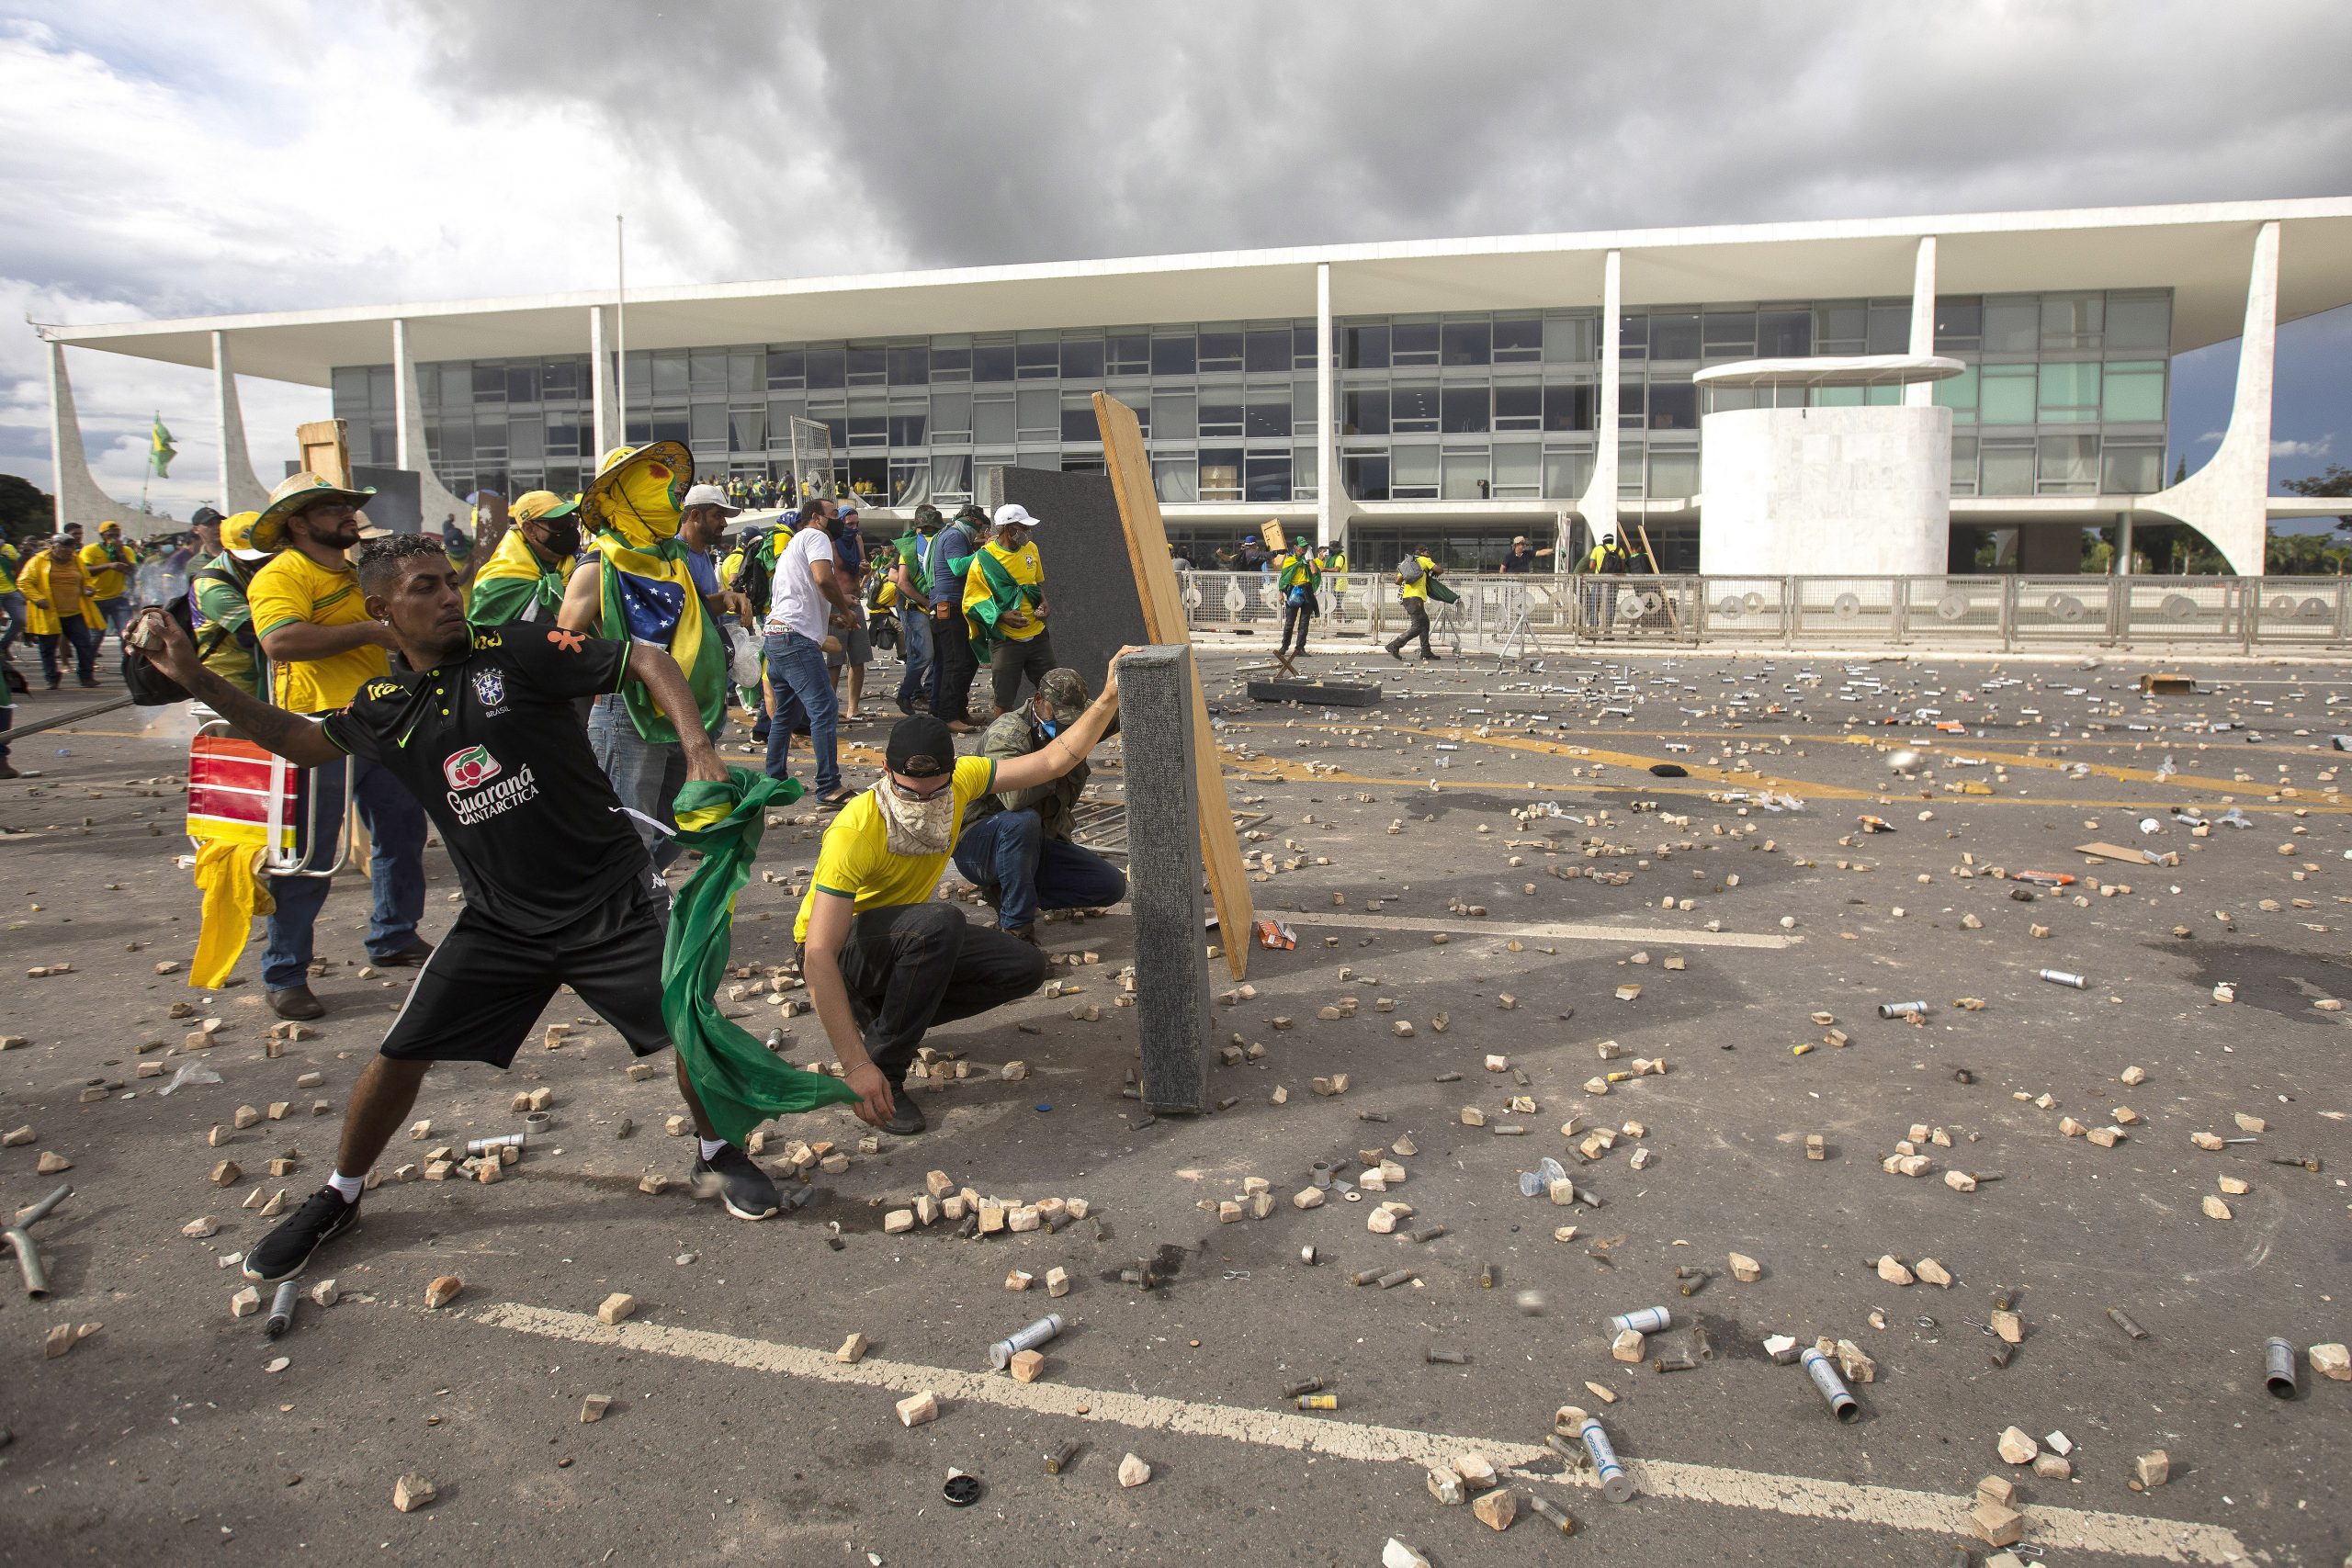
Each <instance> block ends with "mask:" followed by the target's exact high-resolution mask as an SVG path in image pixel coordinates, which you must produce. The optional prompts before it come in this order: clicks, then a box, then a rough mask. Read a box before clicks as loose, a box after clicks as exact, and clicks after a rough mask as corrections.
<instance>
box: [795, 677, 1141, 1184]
mask: <svg viewBox="0 0 2352 1568" xmlns="http://www.w3.org/2000/svg"><path fill="white" fill-rule="evenodd" d="M1120 651H1121V653H1122V654H1123V655H1124V654H1125V651H1126V650H1125V649H1121V650H1120ZM1118 681H1119V671H1118V663H1117V660H1113V662H1112V666H1111V674H1110V678H1109V680H1108V681H1106V682H1104V684H1103V694H1102V695H1101V696H1100V697H1097V698H1096V699H1095V700H1094V702H1093V704H1092V705H1090V706H1089V707H1088V708H1087V709H1086V711H1085V712H1083V713H1082V714H1080V715H1079V716H1077V717H1076V718H1075V719H1074V720H1072V721H1071V722H1070V724H1069V727H1068V728H1064V729H1063V730H1062V731H1061V732H1060V733H1059V734H1057V735H1056V736H1055V737H1054V738H1053V739H1052V740H1050V741H1049V742H1047V743H1046V745H1045V746H1044V747H1042V748H1041V749H1039V750H1035V751H1032V752H1030V753H1028V754H1027V755H1025V756H1021V757H1015V758H1012V759H1010V760H999V759H997V758H994V757H966V758H963V759H961V760H960V761H959V760H958V759H957V758H956V738H955V737H954V736H953V735H951V734H949V733H948V729H947V726H946V725H944V724H943V723H941V722H940V721H939V720H938V719H937V718H934V717H933V716H931V715H929V714H918V715H916V716H914V717H912V718H903V719H900V720H899V722H898V724H897V725H896V726H895V727H893V728H892V729H891V731H890V741H889V746H888V751H887V753H886V756H885V760H884V761H885V771H884V773H883V775H882V779H881V781H880V782H879V783H877V784H876V785H875V786H874V787H873V788H872V789H871V790H868V791H867V792H865V794H864V795H859V796H858V797H857V798H856V799H855V800H854V801H852V802H851V803H850V804H849V806H848V807H846V808H845V809H844V810H843V811H842V814H841V815H840V816H839V817H838V818H834V820H833V823H832V826H831V827H830V828H828V829H825V840H824V842H823V844H822V845H820V847H819V849H818V852H817V869H816V872H815V874H813V875H811V876H810V878H809V892H808V895H807V897H804V898H802V900H801V902H800V918H799V919H798V920H797V922H796V923H795V924H794V926H793V931H792V939H793V941H794V942H797V943H799V944H800V949H801V953H800V973H801V976H802V977H803V978H804V979H805V980H807V982H808V984H809V999H810V1000H811V1001H812V1002H814V1003H815V1004H816V1008H817V1017H818V1020H819V1021H820V1022H822V1023H823V1024H824V1026H825V1035H826V1037H827V1038H828V1039H830V1040H831V1042H832V1044H833V1052H834V1055H837V1056H838V1057H839V1058H840V1060H841V1065H842V1077H844V1078H846V1079H847V1081H848V1083H849V1086H850V1088H852V1089H855V1090H857V1092H858V1094H859V1096H860V1097H861V1098H862V1099H863V1100H864V1102H865V1103H864V1106H863V1107H862V1108H861V1110H860V1111H859V1114H861V1115H863V1116H865V1118H866V1119H867V1120H868V1121H872V1122H876V1123H877V1124H879V1125H880V1126H881V1127H882V1129H883V1130H884V1131H885V1132H888V1133H896V1134H899V1136H901V1137H905V1136H909V1135H911V1134H916V1133H920V1132H922V1130H923V1128H924V1127H925V1126H926V1125H928V1123H927V1122H924V1120H923V1114H922V1111H919V1110H917V1109H916V1108H915V1104H914V1102H913V1101H912V1100H909V1099H908V1098H907V1097H906V1082H907V1067H908V1065H909V1064H910V1063H911V1062H912V1061H913V1060H914V1056H915V1048H916V1047H917V1046H919V1045H920V1044H922V1037H923V1033H924V1032H925V1031H927V1030H929V1029H930V1028H931V1027H932V1026H933V1024H938V1023H948V1022H952V1021H955V1020H956V1019H959V1018H970V1017H972V1016H973V1015H974V1014H976V1013H983V1012H986V1011H988V1010H989V1009H990V1008H994V1007H1001V1006H1002V1005H1003V1004H1004V1003H1006V1002H1009V1001H1012V1000H1013V999H1014V998H1019V997H1025V996H1027V995H1028V994H1029V993H1030V992H1032V991H1034V990H1035V989H1036V988H1037V987H1039V986H1042V985H1044V984H1045V981H1046V955H1045V953H1042V952H1040V951H1039V950H1038V949H1037V948H1035V946H1033V945H1031V944H1030V943H1028V942H1023V941H1021V940H1020V939H1019V938H1017V937H1013V936H1011V935H1008V934H1007V933H1005V932H1003V931H991V930H989V928H987V927H985V926H975V925H972V924H971V923H970V922H968V921H967V920H966V919H964V911H963V910H962V909H961V908H958V907H957V906H956V905H954V904H943V903H939V902H937V901H936V900H934V899H933V897H932V893H933V889H935V888H936V887H937V886H939V875H940V873H941V872H942V871H944V869H946V865H947V857H948V852H949V851H951V850H952V849H954V848H955V845H956V833H957V831H958V830H959V829H961V828H962V827H963V825H964V817H965V813H966V812H967V811H968V810H969V809H970V808H971V807H972V804H973V803H974V802H975V801H978V799H979V798H980V797H981V796H983V795H990V794H993V793H995V792H996V791H999V790H1005V791H1021V790H1028V789H1034V788H1035V787H1036V786H1038V785H1040V784H1051V783H1052V782H1053V781H1054V780H1056V779H1057V778H1060V777H1061V776H1062V775H1063V774H1065V773H1069V771H1070V770H1071V769H1072V768H1075V767H1077V766H1078V765H1079V764H1080V762H1083V761H1085V760H1086V754H1087V753H1088V752H1089V751H1091V750H1093V749H1094V745H1095V742H1097V741H1099V740H1101V739H1103V732H1104V731H1105V730H1106V729H1108V728H1110V725H1111V719H1112V717H1113V716H1114V715H1115V714H1116V713H1117V712H1118V707H1119V685H1118Z"/></svg>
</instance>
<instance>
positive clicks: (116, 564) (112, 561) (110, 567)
mask: <svg viewBox="0 0 2352 1568" xmlns="http://www.w3.org/2000/svg"><path fill="white" fill-rule="evenodd" d="M138 564H139V557H138V556H137V554H136V553H134V552H133V551H132V550H131V549H130V547H129V546H127V545H108V544H106V543H104V542H103V541H101V542H100V543H98V544H95V545H84V546H83V547H82V570H84V571H86V572H88V573H89V574H90V597H91V598H93V599H119V598H121V597H122V596H123V594H124V593H125V592H129V590H130V581H129V575H128V574H129V573H130V571H131V570H133V569H134V568H136V567H137V566H138Z"/></svg>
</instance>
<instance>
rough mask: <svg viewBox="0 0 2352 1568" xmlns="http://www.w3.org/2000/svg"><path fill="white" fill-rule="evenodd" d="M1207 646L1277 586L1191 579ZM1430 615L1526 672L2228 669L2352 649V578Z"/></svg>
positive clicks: (1959, 585) (1750, 594)
mask: <svg viewBox="0 0 2352 1568" xmlns="http://www.w3.org/2000/svg"><path fill="white" fill-rule="evenodd" d="M1180 578H1181V585H1182V592H1183V596H1184V604H1185V606H1186V613H1187V624H1188V625H1189V626H1191V628H1192V629H1193V631H1196V632H1222V633H1227V634H1234V633H1240V634H1252V633H1260V632H1262V633H1264V634H1265V635H1266V636H1268V637H1272V636H1273V635H1275V634H1276V633H1278V632H1279V630H1280V628H1281V626H1282V615H1283V607H1282V595H1281V592H1280V591H1279V590H1278V589H1277V588H1276V587H1275V584H1274V580H1273V578H1272V575H1271V574H1265V573H1257V572H1227V571H1187V572H1182V573H1181V574H1180ZM1444 581H1445V582H1446V584H1447V586H1448V587H1450V588H1452V589H1453V592H1454V593H1455V594H1456V595H1457V596H1458V598H1459V600H1460V603H1458V604H1437V603H1435V602H1434V601H1433V602H1432V603H1431V604H1430V611H1431V614H1430V623H1431V627H1432V636H1433V637H1434V638H1435V639H1436V640H1437V641H1439V642H1441V643H1442V644H1444V645H1445V646H1446V648H1447V649H1448V650H1449V651H1452V652H1454V653H1463V652H1469V653H1476V654H1486V655H1491V656H1496V657H1500V658H1505V659H1512V658H1519V657H1521V656H1523V655H1532V654H1537V653H1542V652H1545V651H1550V650H1555V649H1562V648H1567V647H1574V646H1578V645H1586V646H1608V645H1617V646H1644V645H1659V646H1668V647H1672V646H1680V647H1686V648H1700V647H1706V648H1719V649H1739V648H1790V649H1803V648H1837V649H1850V648H1879V647H1884V648H1918V649H1939V650H1961V651H1967V650H1976V649H1981V650H1983V651H1985V652H1988V653H1996V652H2018V651H2031V650H2034V649H2068V648H2087V647H2114V646H2119V645H2124V644H2143V645H2150V646H2161V647H2168V648H2178V649H2185V650H2186V649H2209V650H2211V651H2213V652H2216V653H2248V654H2250V653H2254V652H2256V651H2258V650H2259V651H2273V652H2292V651H2296V650H2312V651H2318V650H2343V649H2352V578H2339V577H2090V576H2067V577H2029V576H2021V575H2017V574H2004V575H2000V576H1989V577H1964V576H1945V577H1708V576H1701V575H1697V574H1691V575H1674V574H1668V575H1661V576H1639V577H1634V576H1628V577H1593V576H1554V575H1550V574H1545V575H1542V576H1517V577H1506V576H1454V575H1451V574H1449V575H1448V576H1447V577H1446V578H1445V579H1444ZM1345 583H1346V586H1345V587H1344V588H1343V589H1339V590H1336V591H1335V590H1334V589H1333V588H1332V587H1331V586H1330V585H1329V584H1328V583H1327V584H1326V586H1325V588H1324V590H1323V592H1321V594H1320V595H1319V597H1318V601H1317V604H1318V612H1319V613H1318V615H1317V619H1316V623H1315V636H1316V637H1317V638H1329V637H1364V638H1366V639H1367V640H1368V641H1370V642H1375V643H1377V642H1385V641H1387V640H1388V639H1389V638H1391V637H1396V636H1397V635H1398V634H1399V633H1401V632H1403V631H1404V630H1405V628H1406V626H1407V625H1408V615H1407V613H1406V611H1405V610H1404V608H1403V607H1402V605H1401V604H1400V602H1399V600H1398V597H1397V582H1396V581H1395V580H1394V579H1393V578H1391V577H1390V576H1389V575H1388V574H1387V573H1386V572H1385V571H1380V570H1374V571H1364V570H1352V569H1351V570H1350V571H1349V572H1348V573H1347V575H1346V578H1345Z"/></svg>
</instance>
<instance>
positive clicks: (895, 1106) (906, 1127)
mask: <svg viewBox="0 0 2352 1568" xmlns="http://www.w3.org/2000/svg"><path fill="white" fill-rule="evenodd" d="M930 1125H931V1123H930V1122H926V1121H924V1120H923V1116H922V1111H918V1110H917V1109H915V1102H914V1101H913V1100H910V1099H909V1098H907V1088H906V1085H904V1084H892V1085H891V1086H890V1119H889V1120H888V1122H883V1123H882V1130H883V1131H884V1132H886V1133H895V1134H898V1135H899V1137H901V1138H911V1137H913V1136H914V1135H915V1134H917V1133H920V1132H922V1130H923V1129H924V1128H926V1127H928V1126H930Z"/></svg>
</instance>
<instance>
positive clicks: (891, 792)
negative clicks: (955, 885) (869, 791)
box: [874, 778, 956, 855]
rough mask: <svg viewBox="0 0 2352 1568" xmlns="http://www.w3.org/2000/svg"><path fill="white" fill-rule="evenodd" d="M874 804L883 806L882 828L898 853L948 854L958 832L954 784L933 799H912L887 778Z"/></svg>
mask: <svg viewBox="0 0 2352 1568" xmlns="http://www.w3.org/2000/svg"><path fill="white" fill-rule="evenodd" d="M874 803H875V805H876V806H878V807H881V810H882V827H883V829H884V831H885V832H886V833H887V835H888V846H889V851H890V852H891V853H892V854H894V855H944V854H945V853H946V852H947V850H948V846H949V845H950V844H951V843H952V842H954V840H955V834H956V790H955V787H954V786H953V785H950V786H949V787H947V788H946V789H943V790H941V791H940V792H939V793H938V794H937V795H933V796H932V797H931V798H930V799H929V800H921V801H918V800H908V799H906V798H904V797H903V796H901V795H899V792H898V791H897V790H895V789H893V788H891V787H890V781H889V780H888V779H887V778H886V779H884V780H883V781H882V782H881V783H879V784H876V785H875V786H874Z"/></svg>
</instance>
